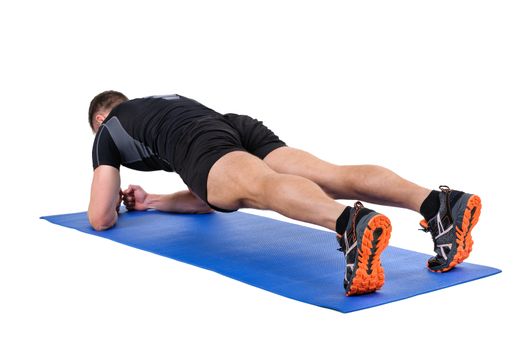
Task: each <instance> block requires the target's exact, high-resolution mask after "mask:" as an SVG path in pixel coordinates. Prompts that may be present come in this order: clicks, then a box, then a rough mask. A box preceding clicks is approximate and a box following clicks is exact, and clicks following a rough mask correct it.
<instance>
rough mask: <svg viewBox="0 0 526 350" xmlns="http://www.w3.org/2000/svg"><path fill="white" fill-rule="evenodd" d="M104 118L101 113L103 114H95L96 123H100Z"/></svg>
mask: <svg viewBox="0 0 526 350" xmlns="http://www.w3.org/2000/svg"><path fill="white" fill-rule="evenodd" d="M104 119H106V116H105V115H103V114H97V115H96V116H95V121H96V122H97V124H98V125H100V124H102V122H103V121H104Z"/></svg>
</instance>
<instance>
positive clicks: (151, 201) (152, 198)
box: [144, 193, 159, 209]
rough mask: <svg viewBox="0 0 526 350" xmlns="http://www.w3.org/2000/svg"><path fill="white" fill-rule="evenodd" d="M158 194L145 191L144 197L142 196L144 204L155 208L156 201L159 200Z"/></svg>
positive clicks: (149, 207)
mask: <svg viewBox="0 0 526 350" xmlns="http://www.w3.org/2000/svg"><path fill="white" fill-rule="evenodd" d="M158 197H159V196H158V195H155V194H150V193H146V197H145V198H144V205H145V206H146V207H147V208H148V209H157V205H156V204H157V203H158V202H159V198H158Z"/></svg>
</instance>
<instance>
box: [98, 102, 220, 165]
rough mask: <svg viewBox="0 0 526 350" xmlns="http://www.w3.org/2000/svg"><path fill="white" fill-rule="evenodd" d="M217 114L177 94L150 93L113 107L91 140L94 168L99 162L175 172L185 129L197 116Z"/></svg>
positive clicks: (101, 163) (100, 163)
mask: <svg viewBox="0 0 526 350" xmlns="http://www.w3.org/2000/svg"><path fill="white" fill-rule="evenodd" d="M214 114H218V113H217V112H215V111H214V110H212V109H210V108H208V107H206V106H204V105H202V104H200V103H199V102H197V101H194V100H192V99H189V98H186V97H183V96H180V95H164V96H150V97H145V98H137V99H134V100H130V101H126V102H123V103H121V104H119V105H118V106H117V107H115V108H114V109H113V110H112V111H111V112H110V113H109V114H108V117H107V118H106V119H105V120H104V122H103V123H102V124H101V126H100V128H99V130H98V132H97V134H96V136H95V141H94V142H93V151H92V156H93V169H95V168H97V167H98V166H99V165H111V166H113V167H115V168H117V169H119V166H120V165H121V164H122V165H123V166H125V167H127V168H131V169H135V170H142V171H153V170H165V171H174V169H173V167H172V165H171V164H172V161H171V160H172V159H174V155H175V152H176V148H177V141H178V139H179V138H180V135H181V134H182V133H183V132H184V128H185V127H186V126H187V125H189V124H190V123H191V122H192V121H193V120H195V119H196V118H199V117H202V116H206V115H214Z"/></svg>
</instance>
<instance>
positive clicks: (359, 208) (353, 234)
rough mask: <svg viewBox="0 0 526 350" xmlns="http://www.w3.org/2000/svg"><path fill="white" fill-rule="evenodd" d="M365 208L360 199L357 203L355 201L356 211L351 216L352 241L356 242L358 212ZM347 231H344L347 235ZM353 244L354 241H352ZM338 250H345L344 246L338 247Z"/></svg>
mask: <svg viewBox="0 0 526 350" xmlns="http://www.w3.org/2000/svg"><path fill="white" fill-rule="evenodd" d="M362 208H363V204H362V202H360V201H356V203H354V213H353V215H352V218H351V220H352V221H351V222H352V225H351V232H350V233H351V242H356V239H357V238H356V218H357V217H358V213H359V212H360V210H361V209H362ZM345 234H346V233H344V235H345ZM342 239H343V236H342ZM350 244H351V245H352V243H350ZM346 248H349V247H346ZM338 250H339V251H340V252H343V248H342V247H340V248H338Z"/></svg>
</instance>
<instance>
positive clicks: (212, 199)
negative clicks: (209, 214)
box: [207, 151, 274, 210]
mask: <svg viewBox="0 0 526 350" xmlns="http://www.w3.org/2000/svg"><path fill="white" fill-rule="evenodd" d="M271 173H274V171H273V170H272V169H271V168H270V167H269V166H268V165H267V164H265V162H263V161H262V160H261V159H259V158H257V157H256V156H254V155H252V154H250V153H248V152H245V151H233V152H230V153H228V154H226V155H224V156H223V157H221V158H220V159H219V160H218V161H217V162H215V164H214V165H213V166H212V168H211V169H210V172H209V174H208V182H207V190H208V203H210V204H211V205H212V206H214V207H218V208H221V209H223V210H224V209H226V210H237V209H239V208H241V207H243V206H244V205H243V203H244V201H245V200H249V199H250V198H252V197H253V196H255V195H257V192H258V184H259V183H260V182H261V181H260V179H261V178H262V177H264V176H265V175H268V174H271Z"/></svg>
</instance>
